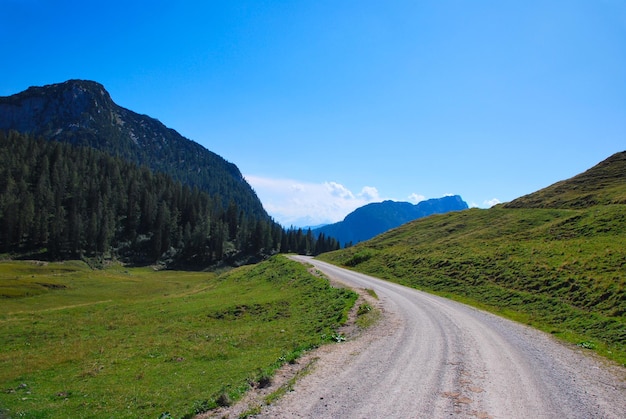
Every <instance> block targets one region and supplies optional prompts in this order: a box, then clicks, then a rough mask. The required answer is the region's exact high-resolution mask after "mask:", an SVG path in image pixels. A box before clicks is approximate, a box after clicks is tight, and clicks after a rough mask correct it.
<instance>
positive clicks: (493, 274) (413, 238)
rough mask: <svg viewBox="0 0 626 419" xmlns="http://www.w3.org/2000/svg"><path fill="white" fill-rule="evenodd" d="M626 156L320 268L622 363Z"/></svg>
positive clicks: (391, 237)
mask: <svg viewBox="0 0 626 419" xmlns="http://www.w3.org/2000/svg"><path fill="white" fill-rule="evenodd" d="M625 174H626V154H624V153H620V154H617V155H615V156H612V157H611V158H610V159H607V161H605V162H602V163H601V164H599V165H598V166H596V167H594V168H593V169H590V170H589V171H587V172H585V173H583V174H581V175H579V176H577V177H574V178H572V179H570V180H568V181H564V182H559V183H558V184H556V185H553V186H551V187H548V188H546V189H543V190H541V191H538V192H536V193H535V194H531V195H528V196H525V197H522V198H520V199H519V200H515V201H513V202H511V203H510V204H507V205H505V206H498V207H495V208H492V209H489V210H479V209H472V210H467V211H462V212H456V213H450V214H446V215H437V216H432V217H429V218H426V219H422V220H417V221H415V222H412V223H409V224H406V225H404V226H402V227H400V228H398V229H395V230H392V231H390V232H387V233H385V234H383V235H381V236H378V237H376V238H374V239H373V240H370V241H368V242H365V243H362V244H359V245H357V246H355V247H353V248H349V249H345V250H341V251H338V252H333V253H329V254H325V255H323V256H322V259H325V260H328V261H331V262H334V263H338V264H343V265H346V266H350V267H353V268H354V269H356V270H359V271H362V272H366V273H370V274H373V275H377V276H380V277H383V278H386V279H389V280H392V281H395V282H399V283H403V284H405V285H408V286H412V287H416V288H421V289H424V290H428V291H433V292H437V293H440V294H443V295H447V296H450V297H453V298H456V299H460V300H463V301H466V302H470V303H473V304H475V305H478V306H481V307H484V308H488V309H491V310H493V311H496V312H500V313H502V314H504V315H506V316H508V317H511V318H514V319H516V320H519V321H523V322H525V323H528V324H531V325H534V326H536V327H539V328H541V329H543V330H546V331H549V332H551V333H554V334H556V335H558V336H561V337H563V338H565V339H567V340H569V341H573V342H575V343H581V344H583V346H585V347H595V348H596V349H598V351H599V352H600V353H602V354H603V355H605V356H608V357H609V358H611V359H614V360H617V361H618V362H620V363H622V364H624V363H626V205H624V202H626V200H625V199H624V197H626V175H625Z"/></svg>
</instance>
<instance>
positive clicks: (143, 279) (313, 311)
mask: <svg viewBox="0 0 626 419" xmlns="http://www.w3.org/2000/svg"><path fill="white" fill-rule="evenodd" d="M42 284H45V285H42ZM0 298H1V299H2V307H3V310H2V313H1V314H0V416H1V415H2V412H3V411H4V414H6V415H9V416H11V417H29V418H52V417H55V418H56V417H72V418H86V417H116V418H124V417H128V418H131V417H132V418H135V417H153V418H156V417H159V416H161V415H162V416H163V417H176V418H179V417H191V416H192V415H193V414H194V413H199V412H201V411H205V410H207V409H211V408H214V407H216V406H217V405H218V404H223V403H232V402H233V401H235V400H237V399H238V398H239V397H241V395H242V394H243V393H244V392H245V391H247V390H248V389H249V388H250V386H251V385H255V384H257V383H259V382H260V381H262V380H266V379H267V377H268V376H271V375H272V373H273V372H274V370H275V369H276V368H278V367H279V366H280V365H281V364H282V363H284V362H288V361H289V360H291V359H294V358H296V357H297V356H299V354H301V353H302V352H303V351H305V350H307V349H310V348H313V347H316V346H318V345H320V344H323V343H325V342H328V341H332V339H331V338H329V336H333V334H334V333H335V330H336V328H337V326H338V325H339V324H341V323H342V322H343V321H345V318H346V315H347V311H348V310H349V308H350V307H351V306H352V305H353V303H354V301H355V299H356V295H355V294H354V293H352V292H351V291H347V290H341V289H335V288H332V287H330V286H329V285H328V282H327V281H326V280H324V279H322V278H317V277H315V276H312V275H310V274H309V273H308V272H307V270H306V268H305V267H303V266H302V265H300V264H299V263H296V262H293V261H289V260H288V259H286V258H284V257H280V256H279V257H275V258H272V259H270V260H269V261H266V262H263V263H261V264H258V265H255V266H248V267H243V268H239V269H236V270H233V271H230V272H227V273H224V274H221V275H216V274H211V273H201V272H177V271H159V272H155V271H153V270H151V269H149V268H133V269H126V268H124V267H122V266H112V267H109V268H107V269H104V270H92V269H90V268H89V267H88V266H87V265H85V264H83V263H81V262H65V263H49V264H41V263H31V262H12V261H5V262H0Z"/></svg>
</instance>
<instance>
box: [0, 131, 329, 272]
mask: <svg viewBox="0 0 626 419" xmlns="http://www.w3.org/2000/svg"><path fill="white" fill-rule="evenodd" d="M0 181H1V183H0V252H3V253H10V254H13V255H17V256H20V255H32V254H37V257H38V258H48V259H66V258H77V257H94V256H97V257H106V258H110V257H111V258H120V259H122V260H125V261H129V262H133V263H141V264H143V263H154V262H156V261H160V262H163V263H167V264H177V265H186V266H190V265H193V266H197V267H204V266H207V265H212V264H216V263H218V262H220V261H226V262H230V263H241V262H242V261H246V260H249V259H250V258H252V259H256V258H260V257H265V256H267V255H270V254H273V253H277V252H297V253H308V254H318V253H321V252H323V251H327V250H334V249H337V248H338V243H337V241H336V240H334V239H331V238H327V237H325V236H324V235H320V236H318V237H317V238H315V237H313V235H312V233H311V231H310V230H309V231H307V232H303V231H302V230H293V229H292V230H287V231H286V230H284V229H283V228H282V227H281V226H280V225H278V224H277V223H275V222H273V221H272V220H271V219H270V218H269V217H259V216H258V215H256V216H255V215H254V214H253V215H250V213H249V212H246V211H244V210H243V209H242V208H240V207H239V206H238V205H237V204H236V203H235V202H234V201H233V200H230V201H229V202H224V198H223V196H221V195H219V194H212V195H211V194H209V193H207V192H206V191H204V190H201V189H200V188H198V187H190V186H188V185H183V184H182V183H181V182H178V181H174V180H173V179H172V178H171V177H169V176H168V175H166V174H163V173H153V172H152V171H151V170H150V169H148V168H147V167H145V166H141V167H140V166H137V165H136V164H134V163H130V162H128V161H126V160H123V159H122V158H119V157H113V156H111V155H109V154H106V153H104V152H101V151H97V150H94V149H93V148H89V147H77V146H73V145H70V144H66V143H59V142H50V141H45V140H35V139H33V138H32V137H30V136H27V135H24V134H19V133H17V132H15V131H12V132H9V133H4V132H2V131H0Z"/></svg>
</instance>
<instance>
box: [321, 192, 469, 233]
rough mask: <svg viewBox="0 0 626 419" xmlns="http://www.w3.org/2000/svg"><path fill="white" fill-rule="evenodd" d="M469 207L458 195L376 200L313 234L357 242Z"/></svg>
mask: <svg viewBox="0 0 626 419" xmlns="http://www.w3.org/2000/svg"><path fill="white" fill-rule="evenodd" d="M467 208H468V206H467V203H466V202H465V201H463V199H461V197H460V196H458V195H454V196H445V197H443V198H435V199H429V200H426V201H422V202H419V203H417V204H415V205H414V204H411V203H410V202H397V201H383V202H376V203H372V204H367V205H365V206H362V207H360V208H357V209H356V210H354V211H353V212H351V213H350V214H348V215H347V216H346V218H344V219H343V221H339V222H338V223H334V224H329V225H325V226H323V227H320V228H316V229H314V230H313V233H314V234H315V235H318V234H320V233H323V234H324V235H326V236H330V237H334V238H335V239H337V240H338V241H339V243H341V244H342V245H345V244H348V243H358V242H361V241H364V240H369V239H371V238H372V237H374V236H376V235H378V234H380V233H383V232H385V231H387V230H390V229H392V228H395V227H398V226H400V225H402V224H404V223H408V222H409V221H412V220H415V219H418V218H422V217H426V216H429V215H432V214H442V213H446V212H450V211H459V210H464V209H467Z"/></svg>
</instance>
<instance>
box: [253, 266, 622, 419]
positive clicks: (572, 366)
mask: <svg viewBox="0 0 626 419" xmlns="http://www.w3.org/2000/svg"><path fill="white" fill-rule="evenodd" d="M296 258H297V259H298V260H301V261H306V262H308V263H311V264H313V265H315V267H316V268H317V269H319V270H320V271H322V272H324V273H325V274H326V275H327V276H329V277H331V278H333V279H334V280H338V281H340V282H343V283H345V284H347V285H349V286H351V287H355V288H369V289H373V290H374V291H375V292H376V293H377V294H378V296H379V298H380V303H381V306H382V310H383V313H384V316H383V319H382V321H381V322H380V323H379V324H378V326H375V327H374V328H373V330H371V331H369V332H368V333H366V334H365V335H364V336H363V337H361V338H359V339H355V340H354V341H350V342H346V343H342V344H339V345H332V346H331V348H329V349H328V350H326V351H322V354H321V355H320V360H319V361H318V365H316V368H315V371H314V372H313V373H312V374H310V375H308V376H306V377H304V378H303V379H302V380H300V382H299V383H298V384H297V385H296V387H295V389H294V391H292V392H290V393H288V394H287V395H286V396H285V397H283V398H282V399H281V400H280V401H278V402H276V403H275V404H273V405H272V406H269V407H266V408H264V410H263V412H262V414H261V415H260V416H259V417H281V418H289V417H303V418H443V417H451V416H452V417H474V418H476V417H478V418H559V419H561V418H626V383H625V381H624V379H625V378H626V373H625V369H623V368H620V367H615V366H610V365H608V364H607V363H605V362H603V361H602V360H598V359H596V358H595V357H592V356H590V355H589V354H588V353H584V350H582V349H580V348H576V347H572V346H567V345H565V344H562V343H559V342H557V341H556V340H554V339H553V338H552V337H551V336H549V335H546V334H544V333H541V332H538V331H535V330H533V329H531V328H528V327H526V326H523V325H520V324H517V323H513V322H510V321H507V320H504V319H501V318H499V317H496V316H493V315H490V314H487V313H484V312H482V311H479V310H476V309H473V308H470V307H467V306H464V305H462V304H458V303H455V302H452V301H449V300H446V299H443V298H438V297H435V296H432V295H430V294H426V293H422V292H419V291H416V290H413V289H410V288H406V287H402V286H400V285H397V284H393V283H389V282H385V281H381V280H378V279H375V278H372V277H369V276H366V275H362V274H358V273H355V272H351V271H348V270H344V269H341V268H338V267H336V266H333V265H330V264H327V263H324V262H320V261H316V260H313V259H310V258H305V257H296Z"/></svg>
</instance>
